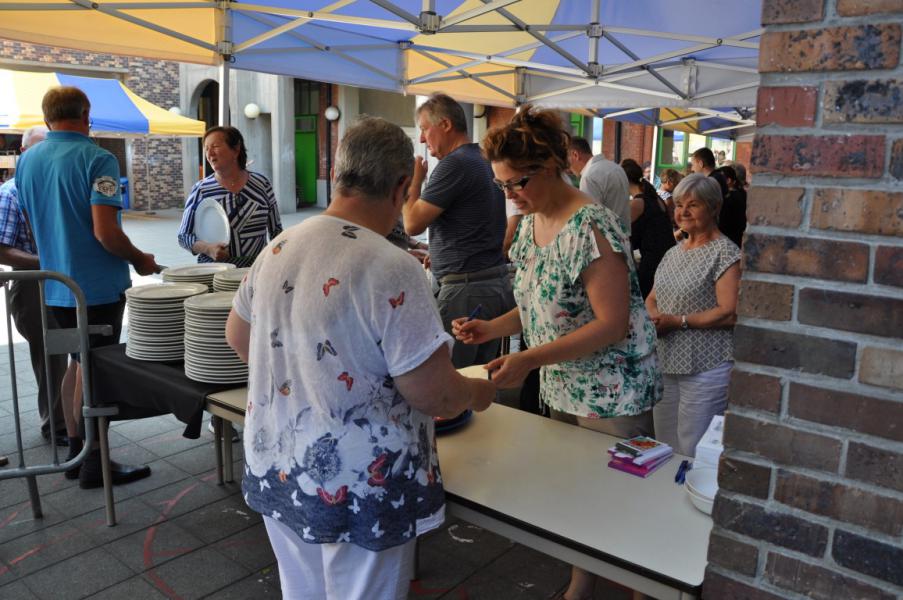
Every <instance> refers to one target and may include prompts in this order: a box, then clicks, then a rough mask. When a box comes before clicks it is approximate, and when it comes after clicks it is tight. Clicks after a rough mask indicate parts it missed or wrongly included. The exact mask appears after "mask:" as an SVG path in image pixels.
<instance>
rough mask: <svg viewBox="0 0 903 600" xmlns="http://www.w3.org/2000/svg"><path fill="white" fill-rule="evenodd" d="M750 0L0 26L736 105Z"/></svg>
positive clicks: (324, 5)
mask: <svg viewBox="0 0 903 600" xmlns="http://www.w3.org/2000/svg"><path fill="white" fill-rule="evenodd" d="M760 15H761V1H760V0H751V1H747V0H719V1H715V0H629V1H628V0H604V1H603V0H338V1H329V0H260V1H259V3H245V2H233V1H229V0H222V1H217V2H215V1H213V0H115V1H111V2H107V1H104V0H96V1H92V2H89V1H87V0H30V1H24V2H22V1H11V0H2V1H0V37H5V38H9V39H15V40H22V41H28V42H35V43H42V44H52V45H57V46H65V47H70V48H79V49H83V50H91V51H100V52H112V53H117V54H130V55H139V56H147V57H152V58H162V59H170V60H182V61H187V62H198V63H205V64H211V65H217V64H221V63H223V61H227V62H228V63H231V64H230V66H231V67H233V68H238V69H246V70H251V71H261V72H267V73H277V74H282V75H289V76H294V77H301V78H305V79H312V80H317V81H326V82H332V83H339V84H346V85H353V86H360V87H366V88H375V89H383V90H391V91H397V92H404V93H429V92H433V91H439V90H441V91H444V92H446V93H448V94H450V95H452V96H454V97H456V98H458V99H460V100H463V101H470V102H477V103H482V104H490V105H497V106H513V105H517V104H521V103H524V102H533V103H535V104H539V105H544V106H553V107H558V108H575V109H576V108H593V109H598V108H619V109H623V108H633V107H649V108H659V107H680V108H690V107H701V108H708V107H750V106H754V105H755V90H756V87H757V86H758V82H759V77H758V73H757V68H756V67H757V63H758V40H759V36H760V34H761V29H760V26H759V21H760Z"/></svg>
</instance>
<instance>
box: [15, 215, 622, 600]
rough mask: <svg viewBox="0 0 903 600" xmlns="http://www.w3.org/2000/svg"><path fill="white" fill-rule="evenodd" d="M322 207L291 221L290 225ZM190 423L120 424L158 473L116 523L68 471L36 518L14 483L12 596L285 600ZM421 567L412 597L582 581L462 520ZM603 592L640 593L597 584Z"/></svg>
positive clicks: (125, 504)
mask: <svg viewBox="0 0 903 600" xmlns="http://www.w3.org/2000/svg"><path fill="white" fill-rule="evenodd" d="M317 212H318V211H316V210H310V209H308V210H306V211H302V212H300V213H296V214H294V215H287V216H286V217H285V218H284V223H285V225H286V226H289V225H292V224H294V223H297V222H299V221H300V220H303V219H304V218H306V217H308V216H311V215H313V214H317ZM123 221H124V227H125V230H126V232H127V233H128V234H129V235H130V236H131V238H132V240H133V241H134V242H135V244H136V245H137V246H138V247H139V248H142V249H144V250H146V251H149V252H153V253H154V254H156V255H157V260H158V262H159V263H161V264H165V265H169V266H172V265H179V264H187V263H189V262H192V261H191V257H190V255H189V254H188V253H186V252H184V251H183V250H181V249H180V248H178V246H177V245H176V231H177V229H178V223H179V212H178V211H161V212H159V213H157V215H154V216H152V217H151V216H144V215H140V214H139V215H129V214H127V215H126V217H125V218H124V220H123ZM135 279H136V282H138V283H140V282H144V281H145V280H144V279H143V278H138V277H137V276H136V277H135ZM0 304H2V303H0ZM0 316H2V317H3V319H2V322H4V323H5V315H0ZM0 340H2V341H0V346H2V347H0V454H6V455H9V458H10V464H12V465H16V464H18V455H17V454H16V448H17V444H16V436H15V422H14V418H13V402H12V394H11V392H10V389H11V374H12V373H13V369H12V368H11V367H10V364H9V361H8V360H6V358H5V357H6V356H7V354H8V344H7V342H6V333H5V328H0ZM13 350H14V354H15V363H14V364H15V371H14V372H15V374H16V381H17V384H18V393H19V414H20V421H21V425H22V441H23V448H24V454H25V458H26V461H27V464H40V463H46V462H49V461H50V459H51V454H50V453H51V448H50V445H49V444H47V443H45V442H44V440H43V439H42V438H41V436H40V432H39V427H38V423H39V421H38V416H37V406H36V402H35V398H36V396H35V394H36V393H37V388H36V386H35V383H34V376H33V375H32V373H31V368H30V364H29V362H28V352H27V346H26V345H25V344H24V343H22V342H21V338H18V337H16V338H15V339H14V344H13ZM183 427H184V425H183V424H181V423H180V422H179V421H178V420H177V419H175V417H172V416H162V417H156V418H153V419H142V420H135V421H122V422H117V423H114V424H113V425H112V427H111V429H110V443H111V446H112V447H113V448H114V450H113V455H114V457H115V458H116V459H118V460H120V461H125V462H146V463H147V464H150V465H151V466H152V468H153V474H152V475H151V477H150V478H148V479H145V480H143V481H139V482H135V483H133V484H130V485H126V486H119V487H116V488H115V491H114V493H115V498H116V510H117V519H118V523H117V525H116V526H115V527H107V526H106V524H105V520H104V511H103V497H102V490H81V489H79V488H78V486H77V485H75V483H74V482H71V481H68V480H66V479H65V478H64V477H63V476H62V475H61V474H55V475H48V476H44V477H41V478H39V479H38V487H39V490H40V494H41V503H42V508H43V512H44V516H43V518H41V519H34V518H33V517H32V512H31V507H30V504H29V502H28V493H27V489H26V486H25V483H24V481H23V480H10V481H2V482H0V598H2V599H3V600H19V599H41V600H52V599H57V598H58V599H65V600H75V599H77V598H97V599H110V600H122V599H126V600H144V599H147V600H152V599H165V598H170V599H177V598H181V599H185V600H188V599H194V598H213V599H217V600H219V599H222V600H231V599H254V600H258V599H260V600H262V599H267V598H280V597H281V594H280V592H279V574H278V569H277V566H276V562H275V558H274V556H273V553H272V550H271V549H270V545H269V543H268V540H267V536H266V531H265V529H264V527H263V524H262V521H261V518H260V516H259V515H257V514H256V513H254V512H253V511H251V510H250V509H249V508H248V507H247V506H246V505H245V504H244V502H243V500H242V497H241V495H240V493H239V484H238V483H234V484H226V485H223V486H219V485H217V484H216V476H215V471H214V468H215V456H214V450H213V443H212V441H213V436H212V434H210V433H209V432H208V431H207V429H206V427H205V428H204V429H203V430H202V435H201V438H200V439H199V440H186V439H184V438H182V436H181V431H182V429H183ZM63 457H64V454H63V456H61V458H63ZM234 458H235V460H236V469H235V472H236V473H241V472H242V469H241V468H240V467H241V460H242V448H241V444H240V443H239V444H235V446H234ZM550 509H551V510H554V508H553V507H550ZM462 540H464V541H462ZM419 565H420V567H419V578H418V580H417V581H415V582H413V583H412V585H411V591H410V594H409V598H411V599H436V598H445V599H455V600H460V599H471V600H476V599H483V598H485V599H493V600H504V599H506V598H518V599H521V598H522V599H539V598H550V597H554V596H555V595H556V594H558V593H560V592H561V591H562V590H563V588H564V587H565V586H566V584H567V581H568V577H569V567H568V565H566V564H564V563H562V562H561V561H557V560H555V559H552V558H550V557H548V556H545V555H543V554H540V553H538V552H535V551H533V550H531V549H529V548H526V547H524V546H521V545H518V544H514V543H512V542H511V541H509V540H507V539H505V538H502V537H500V536H497V535H495V534H492V533H490V532H488V531H485V530H483V529H480V528H478V527H476V526H474V525H471V524H469V523H466V522H463V521H457V520H449V521H448V522H447V523H446V525H445V526H444V527H443V528H441V529H439V530H437V531H434V532H432V533H430V534H428V535H426V536H424V537H423V538H421V544H420V555H419ZM596 598H598V599H601V598H606V599H614V600H621V599H628V598H630V595H629V593H628V592H626V591H625V590H622V589H619V588H610V587H605V586H602V585H597V589H596Z"/></svg>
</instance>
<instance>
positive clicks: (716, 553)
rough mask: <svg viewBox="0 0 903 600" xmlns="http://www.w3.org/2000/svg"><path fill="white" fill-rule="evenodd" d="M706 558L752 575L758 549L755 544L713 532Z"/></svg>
mask: <svg viewBox="0 0 903 600" xmlns="http://www.w3.org/2000/svg"><path fill="white" fill-rule="evenodd" d="M708 560H709V562H710V563H711V564H714V565H718V566H720V567H723V568H725V569H730V570H731V571H734V572H736V573H742V574H743V575H747V576H749V577H752V576H753V575H755V574H756V567H757V565H758V562H759V551H758V549H756V547H755V546H751V545H750V544H744V543H743V542H740V541H737V540H734V539H731V538H729V537H726V536H724V535H720V534H718V533H717V532H713V533H712V537H711V538H709V555H708Z"/></svg>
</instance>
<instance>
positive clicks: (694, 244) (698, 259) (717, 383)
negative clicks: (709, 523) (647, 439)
mask: <svg viewBox="0 0 903 600" xmlns="http://www.w3.org/2000/svg"><path fill="white" fill-rule="evenodd" d="M721 204H722V198H721V188H720V186H719V185H718V182H717V181H715V180H714V179H712V178H711V177H706V176H705V175H700V174H694V175H689V176H688V177H686V178H685V179H684V180H682V181H681V182H680V183H679V184H678V186H677V187H676V188H675V189H674V217H675V220H676V222H677V226H678V227H680V230H681V231H682V232H683V236H682V237H685V239H684V241H683V242H681V243H680V244H678V245H677V246H675V247H673V248H671V249H670V250H669V251H668V252H667V253H666V254H665V256H664V258H663V259H662V262H661V263H659V266H658V269H657V270H656V272H655V285H654V287H653V289H652V293H650V294H649V296H648V297H647V298H646V308H647V309H648V310H649V314H650V315H651V316H652V320H653V322H655V327H656V329H657V330H658V334H659V345H658V354H659V359H660V361H661V364H662V372H663V373H664V374H665V394H664V397H663V398H662V401H661V402H660V403H659V404H658V405H657V406H656V407H655V411H654V417H655V435H656V437H657V438H658V439H659V440H661V441H664V442H667V443H669V444H671V445H672V446H674V447H675V449H676V450H677V451H678V452H680V453H682V454H688V455H690V456H693V455H694V454H695V450H696V444H697V442H698V441H699V439H700V438H701V437H702V435H703V434H704V433H705V430H706V428H707V427H708V425H709V422H710V421H711V420H712V417H713V416H714V415H717V414H722V413H723V412H724V409H725V407H726V406H727V388H728V381H729V379H730V373H731V368H732V367H733V364H734V363H733V331H732V330H733V325H734V322H735V321H736V309H737V293H738V288H739V285H740V249H739V248H737V246H736V244H734V243H733V242H732V241H730V240H729V239H728V238H726V237H725V236H724V235H723V234H722V233H721V232H720V231H719V230H718V213H719V211H720V209H721Z"/></svg>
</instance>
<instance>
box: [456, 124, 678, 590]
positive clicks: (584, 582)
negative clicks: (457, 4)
mask: <svg viewBox="0 0 903 600" xmlns="http://www.w3.org/2000/svg"><path fill="white" fill-rule="evenodd" d="M568 142H569V136H568V134H567V133H566V132H565V131H564V130H563V128H562V124H561V121H560V119H559V118H558V116H557V114H556V113H554V112H553V111H538V112H534V111H532V110H531V109H530V107H529V106H526V107H523V108H522V109H521V111H520V112H519V113H518V114H517V115H515V116H514V118H513V119H512V120H511V122H509V123H508V124H507V125H504V126H501V127H497V128H495V129H492V130H490V131H489V133H488V134H487V135H486V138H485V139H484V140H483V143H482V148H483V153H484V154H485V155H486V157H487V158H488V159H489V161H490V162H491V164H492V170H493V173H494V174H495V178H496V184H497V185H498V186H499V187H500V188H502V189H504V191H505V194H506V195H507V197H508V198H509V199H510V200H511V201H512V202H513V203H514V205H515V206H516V207H517V208H518V209H520V210H521V211H522V212H523V213H524V215H525V216H524V218H523V219H521V222H520V225H519V227H518V230H517V233H516V234H515V238H514V242H513V243H512V245H511V250H510V252H509V255H510V257H511V260H512V262H513V263H514V264H515V265H516V267H517V273H516V275H515V283H514V295H515V299H516V300H517V308H515V309H514V310H512V311H511V312H509V313H507V314H505V315H502V316H501V317H498V318H495V319H493V320H491V321H482V320H477V319H474V320H467V319H466V318H465V319H457V320H456V321H454V322H453V324H452V330H453V333H454V334H455V336H456V337H457V338H458V339H459V340H461V341H463V342H465V343H470V344H480V343H483V342H485V341H488V340H491V339H495V338H500V337H503V336H506V335H512V334H515V333H518V332H521V333H522V335H523V336H524V337H525V338H526V340H527V342H528V345H529V349H527V350H525V351H523V352H516V353H513V354H508V355H505V356H501V357H499V358H497V359H495V360H493V361H492V362H490V363H489V364H488V365H487V367H488V369H489V370H490V371H491V372H492V379H493V381H494V382H495V384H496V386H497V387H499V388H515V387H517V386H519V385H520V384H521V382H522V381H523V380H524V377H525V376H526V375H527V373H529V372H530V370H531V369H535V368H539V369H540V397H541V399H542V402H543V403H544V404H545V405H547V406H548V407H549V408H550V409H551V416H552V418H554V419H557V420H561V421H566V422H570V423H574V424H577V425H579V426H581V427H585V428H588V429H593V430H595V431H600V432H603V433H608V434H611V435H616V436H620V437H631V436H634V435H650V434H651V433H652V407H653V405H654V404H655V403H656V402H657V401H658V400H659V398H660V396H661V392H662V384H661V376H660V375H659V371H658V364H657V359H656V355H655V343H656V334H655V326H654V325H653V324H652V321H651V320H650V319H649V315H648V314H647V313H646V310H645V308H644V306H643V297H642V295H641V293H640V286H639V282H638V280H637V276H636V272H635V270H634V267H633V261H632V260H630V259H629V258H628V253H629V252H630V243H629V241H628V239H627V235H626V232H625V231H624V228H623V226H621V225H620V223H619V220H618V217H617V216H616V215H615V214H614V213H613V212H611V211H610V210H609V209H607V208H605V207H604V206H600V205H599V204H597V203H595V202H594V201H593V200H592V198H590V197H589V196H587V195H585V194H584V193H582V192H581V191H580V190H578V189H577V188H574V187H573V186H570V185H568V184H567V183H566V182H565V181H564V180H563V179H562V177H561V173H562V171H564V170H565V169H566V168H567V166H568V158H567V149H568ZM594 583H595V576H594V575H592V574H590V573H588V572H587V571H583V570H582V569H579V568H577V567H574V569H573V573H572V577H571V584H570V586H569V588H568V590H567V592H565V595H564V597H565V598H567V599H568V600H574V599H581V598H591V597H592V590H593V586H594Z"/></svg>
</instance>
